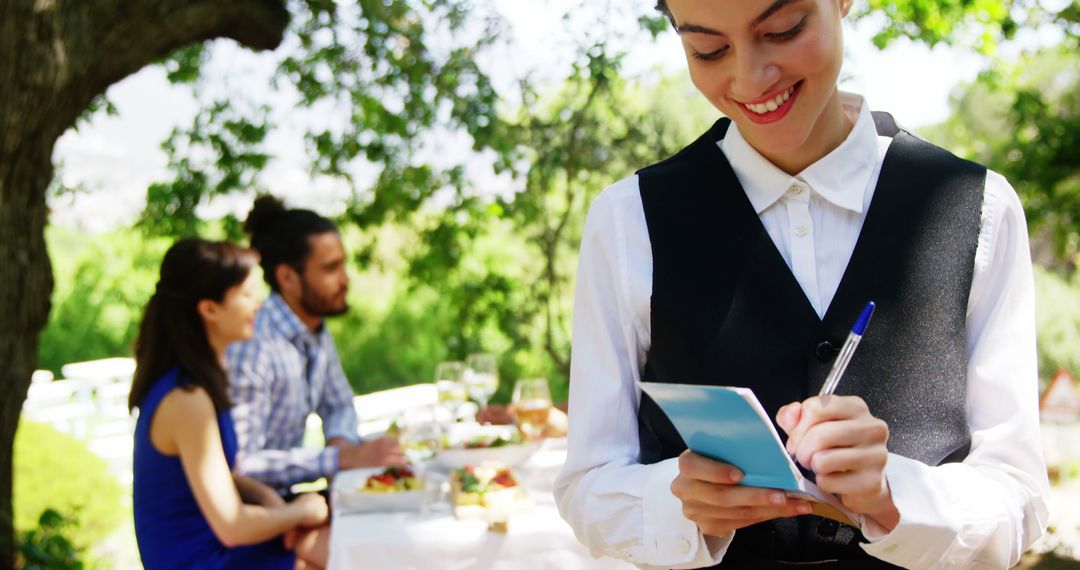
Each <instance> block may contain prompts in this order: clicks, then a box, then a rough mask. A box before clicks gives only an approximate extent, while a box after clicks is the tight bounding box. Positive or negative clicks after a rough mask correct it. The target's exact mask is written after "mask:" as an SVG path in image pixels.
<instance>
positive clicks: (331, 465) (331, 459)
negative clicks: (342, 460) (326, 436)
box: [319, 445, 341, 477]
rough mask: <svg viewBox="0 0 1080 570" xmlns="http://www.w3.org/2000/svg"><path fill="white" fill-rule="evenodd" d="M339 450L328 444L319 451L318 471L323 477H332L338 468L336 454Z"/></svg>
mask: <svg viewBox="0 0 1080 570" xmlns="http://www.w3.org/2000/svg"><path fill="white" fill-rule="evenodd" d="M340 451H341V450H340V449H338V448H336V447H334V446H332V445H331V446H329V447H327V448H325V449H323V450H322V451H321V452H320V453H319V471H321V472H322V476H323V477H333V476H334V475H335V474H336V473H337V472H338V470H339V465H338V454H339V452H340Z"/></svg>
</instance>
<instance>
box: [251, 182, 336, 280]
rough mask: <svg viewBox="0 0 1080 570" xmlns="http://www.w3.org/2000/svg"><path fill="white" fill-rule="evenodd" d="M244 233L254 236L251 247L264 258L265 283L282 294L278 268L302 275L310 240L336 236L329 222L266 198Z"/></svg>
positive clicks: (256, 207)
mask: <svg viewBox="0 0 1080 570" xmlns="http://www.w3.org/2000/svg"><path fill="white" fill-rule="evenodd" d="M244 231H246V232H247V233H248V235H249V236H251V247H253V248H255V249H256V250H258V252H259V255H260V257H261V258H262V268H263V279H266V283H267V284H268V285H270V288H271V289H273V290H274V291H280V290H281V289H280V287H279V286H278V282H277V275H276V271H277V267H278V266H279V265H281V264H283V263H284V264H286V265H288V266H289V267H292V268H293V269H295V270H296V271H297V272H299V273H303V271H304V262H305V261H306V260H307V257H308V254H310V253H311V243H310V242H309V241H308V238H309V237H311V236H313V235H316V234H321V233H326V232H337V226H335V225H334V223H333V222H331V221H330V220H328V219H326V218H324V217H322V216H320V215H319V214H316V213H315V212H312V211H311V210H303V209H291V210H290V209H287V208H286V207H285V205H284V204H283V203H282V202H281V200H279V199H277V198H275V197H273V196H269V195H263V196H259V197H258V198H256V199H255V204H254V206H252V208H251V213H250V214H248V218H247V220H246V221H245V222H244Z"/></svg>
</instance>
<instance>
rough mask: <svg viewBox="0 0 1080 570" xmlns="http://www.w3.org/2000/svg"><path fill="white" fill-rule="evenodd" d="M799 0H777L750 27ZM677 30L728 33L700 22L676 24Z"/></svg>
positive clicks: (757, 24) (717, 34)
mask: <svg viewBox="0 0 1080 570" xmlns="http://www.w3.org/2000/svg"><path fill="white" fill-rule="evenodd" d="M797 1H798V0H776V1H775V2H773V3H772V4H771V5H770V6H769V7H768V8H766V9H765V11H764V12H762V13H761V14H760V15H758V17H756V18H754V21H752V22H750V29H753V28H756V27H758V26H759V25H761V24H762V23H763V22H764V21H765V20H768V19H769V18H770V17H772V15H773V14H775V13H777V12H779V11H780V10H781V9H782V8H783V7H784V6H787V5H788V4H792V3H794V2H797ZM672 23H673V24H674V18H673V19H672ZM675 30H676V31H677V32H678V33H680V34H681V33H683V32H693V33H696V34H708V35H710V36H725V37H726V34H724V32H721V31H719V30H714V29H712V28H708V27H705V26H702V25H699V24H693V23H690V22H687V23H683V24H675Z"/></svg>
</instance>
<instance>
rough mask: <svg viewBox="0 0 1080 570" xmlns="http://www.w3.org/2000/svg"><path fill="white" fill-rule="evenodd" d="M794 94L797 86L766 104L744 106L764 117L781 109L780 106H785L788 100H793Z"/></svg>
mask: <svg viewBox="0 0 1080 570" xmlns="http://www.w3.org/2000/svg"><path fill="white" fill-rule="evenodd" d="M792 93H795V86H794V85H792V86H791V88H790V89H788V90H787V91H784V92H783V93H781V94H779V95H777V96H776V97H775V98H774V99H772V100H770V101H766V102H764V103H756V104H750V105H747V104H744V105H743V106H744V107H746V108H747V109H750V110H751V111H753V112H755V113H757V114H759V115H763V114H765V113H771V112H773V111H775V110H777V109H778V108H780V105H783V104H784V103H786V102H787V100H788V99H791V94H792Z"/></svg>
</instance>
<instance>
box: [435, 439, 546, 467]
mask: <svg viewBox="0 0 1080 570" xmlns="http://www.w3.org/2000/svg"><path fill="white" fill-rule="evenodd" d="M537 449H540V442H537V441H533V442H527V443H522V444H517V445H504V446H502V447H480V448H476V449H444V450H442V451H440V452H439V453H438V454H437V455H435V462H436V463H438V464H440V465H443V466H446V467H449V468H451V469H460V468H462V467H465V466H466V465H479V464H481V463H487V462H496V463H502V464H503V465H505V466H507V467H513V466H515V465H519V464H521V463H523V462H524V461H525V460H526V459H528V458H530V457H532V454H534V453H536V450H537Z"/></svg>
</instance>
